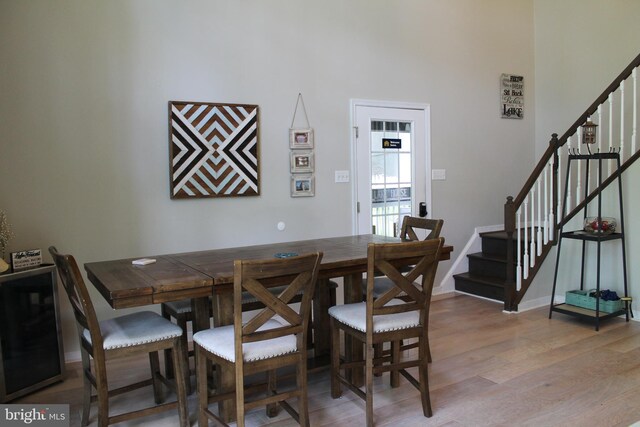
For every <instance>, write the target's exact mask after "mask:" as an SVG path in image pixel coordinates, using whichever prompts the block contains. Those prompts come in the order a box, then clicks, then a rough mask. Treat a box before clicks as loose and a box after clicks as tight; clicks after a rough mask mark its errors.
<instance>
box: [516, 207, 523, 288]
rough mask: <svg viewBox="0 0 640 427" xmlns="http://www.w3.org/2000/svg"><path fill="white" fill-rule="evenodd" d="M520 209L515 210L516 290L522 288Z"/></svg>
mask: <svg viewBox="0 0 640 427" xmlns="http://www.w3.org/2000/svg"><path fill="white" fill-rule="evenodd" d="M520 210H521V208H519V209H518V210H517V211H516V233H517V234H518V236H517V237H516V290H517V291H519V290H520V289H521V288H522V262H521V258H522V242H521V239H522V236H521V233H520Z"/></svg>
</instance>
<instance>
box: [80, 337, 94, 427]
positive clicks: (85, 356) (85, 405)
mask: <svg viewBox="0 0 640 427" xmlns="http://www.w3.org/2000/svg"><path fill="white" fill-rule="evenodd" d="M80 353H81V356H82V371H83V375H82V380H83V385H84V394H83V396H82V419H81V421H80V422H81V425H82V427H85V426H87V425H88V424H89V412H90V410H91V392H92V388H91V382H90V381H89V377H88V374H89V373H90V372H91V359H90V357H89V353H87V351H86V350H85V349H84V348H82V349H81V350H80Z"/></svg>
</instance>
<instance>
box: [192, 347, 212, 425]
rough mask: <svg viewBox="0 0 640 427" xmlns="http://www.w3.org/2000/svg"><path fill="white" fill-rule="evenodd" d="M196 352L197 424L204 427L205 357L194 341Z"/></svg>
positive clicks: (207, 391) (205, 395)
mask: <svg viewBox="0 0 640 427" xmlns="http://www.w3.org/2000/svg"><path fill="white" fill-rule="evenodd" d="M194 347H195V348H194V351H195V353H196V356H195V357H196V388H197V390H198V426H199V427H206V426H208V425H209V420H208V418H207V416H206V415H205V411H206V410H207V409H208V407H209V387H208V384H207V357H206V352H205V350H203V349H202V348H201V347H200V346H199V345H198V344H195V343H194Z"/></svg>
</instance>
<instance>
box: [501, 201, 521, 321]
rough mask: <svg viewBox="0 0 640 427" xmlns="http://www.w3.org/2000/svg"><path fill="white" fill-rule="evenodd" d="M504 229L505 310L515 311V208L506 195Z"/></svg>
mask: <svg viewBox="0 0 640 427" xmlns="http://www.w3.org/2000/svg"><path fill="white" fill-rule="evenodd" d="M504 231H505V232H506V233H507V280H506V281H505V288H504V309H505V311H517V309H518V308H517V306H516V305H515V304H514V301H515V298H516V276H515V269H514V262H513V260H514V244H513V233H514V232H515V231H516V209H515V204H514V203H513V197H512V196H509V197H507V202H506V203H505V204H504Z"/></svg>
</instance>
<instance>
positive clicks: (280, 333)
mask: <svg viewBox="0 0 640 427" xmlns="http://www.w3.org/2000/svg"><path fill="white" fill-rule="evenodd" d="M321 259H322V252H316V253H313V254H307V255H300V256H296V257H292V258H284V259H280V258H275V259H267V260H236V261H235V262H234V283H233V290H234V295H233V310H234V313H233V317H234V322H233V325H227V326H220V327H214V328H212V329H209V330H205V331H200V332H197V333H196V334H194V336H193V341H194V343H195V348H196V365H197V367H196V377H197V381H196V384H197V388H198V425H199V426H201V427H204V426H206V425H207V423H208V420H209V419H212V420H215V421H217V422H219V423H221V424H223V425H226V424H225V423H224V421H223V420H222V419H221V417H219V416H218V415H216V414H214V413H213V412H212V411H211V410H210V409H209V404H210V403H215V402H221V401H223V400H229V399H233V398H234V395H235V406H236V422H237V425H238V427H242V426H244V416H245V412H246V411H248V410H250V409H252V408H255V407H258V406H262V405H273V404H275V403H278V404H279V405H280V406H281V407H282V408H284V409H285V410H286V411H287V412H288V413H289V414H290V415H291V416H292V417H293V418H294V419H295V420H296V421H298V423H299V424H300V425H301V426H308V425H309V411H308V408H307V345H306V339H307V337H306V334H307V325H308V322H309V312H310V310H311V299H312V297H313V292H314V288H315V284H316V281H317V277H318V269H319V266H320V261H321ZM282 284H287V286H286V287H285V288H284V289H283V290H282V292H281V293H280V294H278V295H274V294H273V293H272V292H270V291H269V290H268V287H269V286H274V285H282ZM243 292H248V293H250V294H251V295H252V296H253V297H255V298H256V299H258V300H259V301H261V303H262V304H263V305H264V308H262V309H261V310H260V311H259V312H258V313H257V314H256V315H255V316H254V317H253V318H251V320H248V321H246V322H244V323H243V320H242V308H243V307H242V299H243V297H242V293H243ZM299 292H302V301H301V303H300V304H299V306H298V308H297V309H294V307H292V306H289V305H288V304H289V303H290V302H291V300H292V299H293V298H294V297H295V295H296V294H298V293H299ZM276 316H277V318H276ZM207 360H211V361H212V362H213V363H214V364H216V365H218V367H219V368H220V369H221V370H227V369H233V370H234V372H235V393H234V391H233V390H224V389H222V386H221V384H220V381H219V380H220V378H219V376H218V377H217V380H218V381H217V385H216V387H215V393H214V394H213V395H211V396H210V395H209V388H208V383H207V369H206V367H207ZM290 365H294V366H295V376H296V384H295V386H294V388H291V387H289V388H287V389H285V390H278V388H277V378H276V370H277V369H278V368H282V367H285V366H290ZM260 372H266V374H267V382H266V390H265V391H266V394H267V395H266V397H262V398H254V399H252V400H251V401H250V402H249V401H246V399H245V386H244V377H245V376H247V375H253V374H256V373H260ZM263 389H264V387H263ZM293 397H297V401H298V411H296V410H295V409H294V408H293V407H292V406H291V405H290V404H289V403H288V402H287V401H286V400H287V399H290V398H293Z"/></svg>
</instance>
